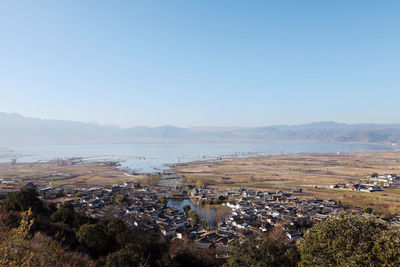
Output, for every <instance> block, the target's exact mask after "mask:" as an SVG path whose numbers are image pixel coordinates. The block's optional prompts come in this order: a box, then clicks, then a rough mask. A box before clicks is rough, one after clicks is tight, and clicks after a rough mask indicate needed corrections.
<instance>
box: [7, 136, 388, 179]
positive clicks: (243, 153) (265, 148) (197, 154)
mask: <svg viewBox="0 0 400 267" xmlns="http://www.w3.org/2000/svg"><path fill="white" fill-rule="evenodd" d="M389 150H393V147H392V146H385V145H375V144H337V143H301V142H269V143H201V144H175V143H174V144H96V145H41V146H25V147H22V146H21V147H8V148H0V162H10V160H11V159H14V158H15V159H17V161H18V162H35V161H39V160H40V161H48V160H53V159H60V158H62V159H67V158H71V157H83V158H85V159H86V160H93V161H100V160H117V161H121V164H122V167H126V168H130V169H132V170H134V171H136V172H154V171H159V170H164V169H166V168H167V167H166V166H165V165H166V164H174V163H184V162H190V161H197V160H213V159H216V158H219V157H222V158H224V157H250V156H263V155H276V154H282V153H285V154H296V153H336V152H340V153H348V152H371V151H389Z"/></svg>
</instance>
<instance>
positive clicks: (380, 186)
mask: <svg viewBox="0 0 400 267" xmlns="http://www.w3.org/2000/svg"><path fill="white" fill-rule="evenodd" d="M359 180H360V181H359V183H355V182H349V183H347V184H343V183H342V184H332V185H330V186H329V188H332V189H343V190H350V191H361V192H376V191H383V190H384V189H385V188H398V187H400V179H399V177H398V176H397V175H396V174H385V175H378V174H377V173H373V174H372V175H371V177H366V178H361V179H359Z"/></svg>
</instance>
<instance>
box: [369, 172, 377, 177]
mask: <svg viewBox="0 0 400 267" xmlns="http://www.w3.org/2000/svg"><path fill="white" fill-rule="evenodd" d="M378 176H379V174H378V173H377V172H374V173H372V174H371V177H378Z"/></svg>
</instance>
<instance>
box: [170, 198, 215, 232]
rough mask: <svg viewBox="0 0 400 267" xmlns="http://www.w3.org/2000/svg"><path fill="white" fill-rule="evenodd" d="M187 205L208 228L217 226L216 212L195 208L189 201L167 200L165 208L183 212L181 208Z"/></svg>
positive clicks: (200, 207) (207, 208)
mask: <svg viewBox="0 0 400 267" xmlns="http://www.w3.org/2000/svg"><path fill="white" fill-rule="evenodd" d="M185 205H189V206H190V208H191V209H192V210H194V211H195V212H196V213H197V214H198V215H199V216H200V218H201V219H202V220H203V221H206V222H207V223H208V225H210V226H213V227H214V226H217V212H216V210H215V209H213V208H209V207H204V206H197V205H196V204H194V203H193V202H192V201H191V200H190V199H168V202H167V206H168V207H173V208H176V209H178V210H181V211H183V207H184V206H185Z"/></svg>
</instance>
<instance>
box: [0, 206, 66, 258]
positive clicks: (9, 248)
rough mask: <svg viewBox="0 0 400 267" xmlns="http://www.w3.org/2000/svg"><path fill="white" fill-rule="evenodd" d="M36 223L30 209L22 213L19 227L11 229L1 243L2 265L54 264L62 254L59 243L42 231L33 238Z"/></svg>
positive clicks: (0, 256)
mask: <svg viewBox="0 0 400 267" xmlns="http://www.w3.org/2000/svg"><path fill="white" fill-rule="evenodd" d="M33 223H34V219H32V212H31V210H30V209H29V210H28V211H26V212H23V213H22V220H21V223H20V226H19V227H18V228H14V229H12V230H11V231H10V233H9V235H8V236H7V237H6V238H5V240H4V241H3V242H2V243H1V245H0V266H54V265H56V264H57V262H58V261H59V260H60V258H61V256H62V250H61V246H60V244H59V243H57V242H55V241H53V240H51V239H50V238H49V237H46V236H44V235H42V234H40V233H37V234H35V235H34V236H33V239H31V234H30V230H31V228H32V225H33Z"/></svg>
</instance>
